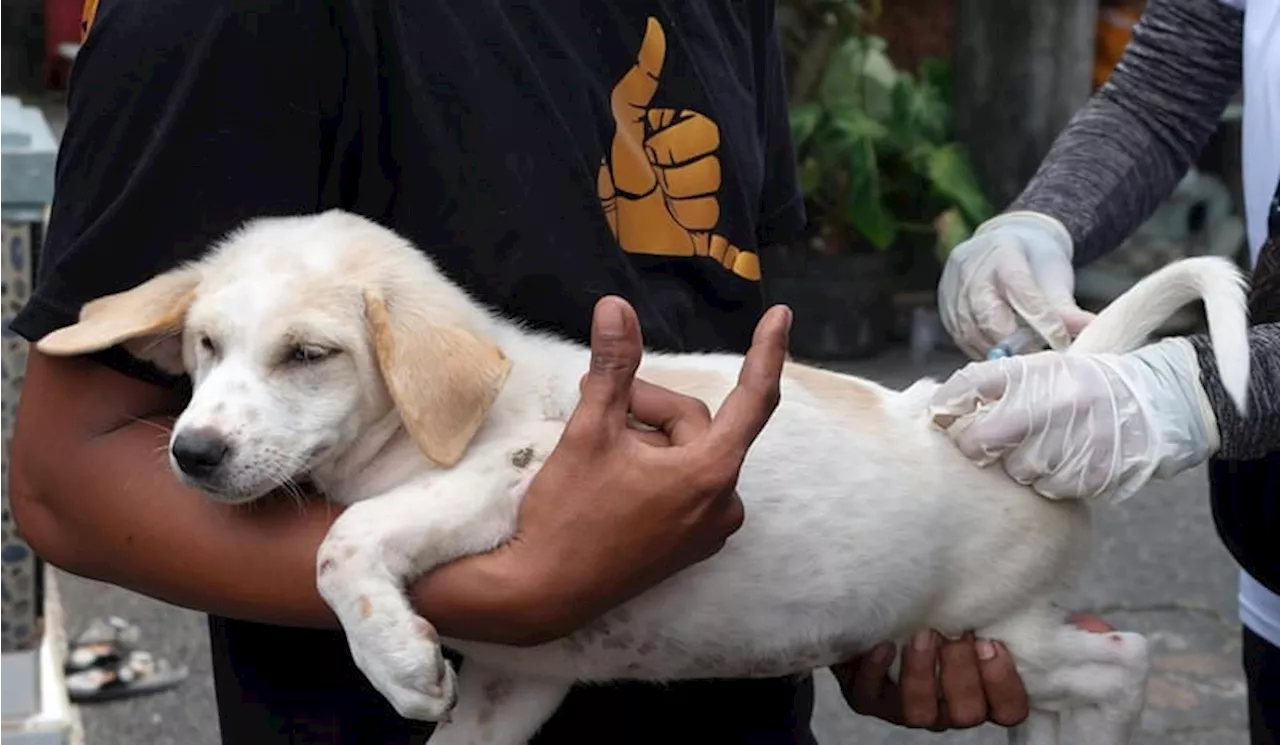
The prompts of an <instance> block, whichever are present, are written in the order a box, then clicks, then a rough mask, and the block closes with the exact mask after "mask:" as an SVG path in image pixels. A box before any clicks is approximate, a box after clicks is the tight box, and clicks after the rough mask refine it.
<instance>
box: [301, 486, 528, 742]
mask: <svg viewBox="0 0 1280 745" xmlns="http://www.w3.org/2000/svg"><path fill="white" fill-rule="evenodd" d="M518 497H519V494H518V493H517V492H516V491H515V489H513V488H511V487H509V486H508V485H507V484H506V482H504V481H502V480H501V479H499V478H496V477H495V476H494V475H492V474H491V475H487V476H485V475H477V474H475V473H468V472H462V471H456V472H452V473H450V474H447V475H443V476H437V478H436V479H434V480H433V481H432V482H431V483H429V484H422V483H419V484H408V485H406V486H402V487H399V488H397V489H396V490H395V491H392V492H389V493H387V494H384V495H382V496H379V497H375V498H373V499H369V500H366V501H363V502H358V503H356V504H354V505H352V506H351V507H349V508H347V510H346V512H344V513H343V514H342V516H341V517H339V518H338V520H337V521H335V522H334V524H333V527H332V528H330V530H329V534H328V536H326V537H325V540H324V542H323V543H322V544H321V546H320V550H319V551H318V552H317V554H316V573H317V585H318V586H319V589H320V594H321V596H322V597H324V599H325V602H327V603H328V604H329V607H330V608H332V609H333V611H334V613H335V614H336V615H337V616H338V620H339V621H340V622H341V623H342V628H343V630H344V631H345V632H346V635H347V643H348V644H349V645H350V647H351V656H352V658H353V659H354V660H355V663H356V665H357V666H358V667H359V668H360V670H361V671H362V672H363V673H364V674H365V677H367V678H368V679H369V682H370V683H372V684H373V686H374V688H376V689H377V690H378V691H379V692H380V693H382V695H383V696H385V697H386V698H387V700H388V701H390V702H391V704H392V705H393V706H394V707H395V709H396V711H397V712H399V713H400V715H401V716H403V717H406V718H409V719H425V720H429V721H440V720H441V719H447V718H448V713H449V711H450V710H451V709H452V708H453V705H454V703H455V700H456V694H455V678H454V671H453V669H452V667H451V666H450V665H449V663H448V661H447V660H445V659H444V657H443V656H442V654H441V648H440V638H439V636H438V635H437V634H436V630H435V628H434V627H433V626H432V625H431V624H430V623H429V622H427V620H426V619H424V618H422V617H420V616H418V615H417V614H416V613H415V612H414V610H413V607H412V606H411V605H410V604H409V600H408V598H407V597H406V596H405V589H404V588H405V587H406V586H407V585H408V584H409V583H410V582H411V581H412V580H413V579H414V578H415V577H417V576H419V575H420V574H422V573H423V572H426V571H427V570H429V569H431V568H432V567H435V566H438V565H440V564H443V563H446V562H448V561H451V560H453V559H456V558H459V557H461V556H465V555H468V554H472V553H478V552H482V551H487V550H489V549H491V548H493V547H494V546H496V545H498V544H499V543H500V542H502V541H503V540H505V539H506V538H507V537H509V536H510V535H511V532H512V531H513V530H514V528H515V519H516V512H517V509H518Z"/></svg>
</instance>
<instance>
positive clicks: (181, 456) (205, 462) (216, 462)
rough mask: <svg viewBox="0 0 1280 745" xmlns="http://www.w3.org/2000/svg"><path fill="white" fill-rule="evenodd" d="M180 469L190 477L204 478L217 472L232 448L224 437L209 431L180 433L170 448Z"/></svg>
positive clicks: (197, 430)
mask: <svg viewBox="0 0 1280 745" xmlns="http://www.w3.org/2000/svg"><path fill="white" fill-rule="evenodd" d="M170 450H171V451H172V452H173V459H174V461H175V462H177V464H178V468H181V469H182V472H183V473H185V474H187V475H188V476H193V477H195V478H203V477H206V476H208V475H209V474H211V473H213V472H214V471H215V470H217V468H218V466H220V465H222V462H223V461H224V460H226V459H227V453H228V452H230V451H231V446H229V445H228V444H227V441H226V440H225V439H223V437H222V435H220V434H218V433H217V432H214V431H213V430H209V429H190V430H184V431H182V432H180V433H178V436H177V437H175V438H173V445H172V446H171V447H170Z"/></svg>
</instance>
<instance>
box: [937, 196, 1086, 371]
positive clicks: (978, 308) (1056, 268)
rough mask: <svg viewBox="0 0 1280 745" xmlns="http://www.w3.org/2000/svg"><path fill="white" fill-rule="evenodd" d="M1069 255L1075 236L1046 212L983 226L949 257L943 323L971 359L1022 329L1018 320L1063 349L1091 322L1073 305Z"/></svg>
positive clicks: (1010, 215) (941, 293)
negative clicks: (1072, 237)
mask: <svg viewBox="0 0 1280 745" xmlns="http://www.w3.org/2000/svg"><path fill="white" fill-rule="evenodd" d="M1071 254H1072V244H1071V235H1070V233H1068V232H1067V229H1066V228H1065V227H1063V225H1062V223H1060V222H1058V221H1057V220H1055V219H1053V218H1052V217H1049V216H1048V215H1042V214H1040V213H1038V212H1007V213H1005V214H1003V215H999V216H997V217H994V218H992V219H990V220H988V221H986V222H984V223H983V224H981V225H979V226H978V229H977V230H975V231H974V234H973V236H972V237H970V238H969V240H967V241H965V242H963V243H961V244H960V245H958V246H956V247H955V248H954V249H953V250H952V251H951V255H950V256H948V257H947V263H946V266H944V267H943V270H942V280H941V281H940V282H939V283H938V311H939V314H940V315H941V317H942V325H943V326H944V327H946V329H947V332H948V333H950V334H951V337H952V338H953V339H955V341H956V344H958V345H959V346H960V348H961V349H963V350H964V352H965V354H967V355H969V356H970V357H971V358H973V359H983V358H984V357H986V354H987V351H988V350H990V349H991V348H992V347H994V346H995V345H997V344H999V343H1000V342H1001V341H1002V340H1004V339H1005V338H1006V337H1008V336H1010V335H1011V334H1013V333H1014V332H1015V331H1017V330H1018V325H1019V319H1021V320H1022V323H1023V324H1024V325H1026V326H1030V327H1031V328H1032V329H1034V330H1035V331H1036V332H1038V333H1039V334H1040V336H1041V337H1043V338H1044V340H1045V341H1046V342H1048V344H1049V346H1050V347H1052V348H1053V349H1057V350H1062V349H1065V348H1066V347H1067V346H1068V345H1069V344H1070V343H1071V339H1072V338H1073V337H1074V336H1075V335H1076V334H1077V333H1079V332H1080V330H1081V329H1083V328H1084V327H1085V326H1086V325H1088V323H1089V321H1091V320H1092V319H1093V314H1091V313H1088V312H1086V311H1083V310H1081V309H1080V307H1079V306H1077V305H1076V302H1075V297H1074V291H1075V272H1074V270H1073V269H1072V266H1071ZM1026 351H1032V350H1029V349H1027V348H1025V346H1024V347H1023V348H1015V349H1014V350H1013V352H1015V353H1021V352H1026Z"/></svg>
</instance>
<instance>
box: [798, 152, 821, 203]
mask: <svg viewBox="0 0 1280 745" xmlns="http://www.w3.org/2000/svg"><path fill="white" fill-rule="evenodd" d="M820 188H822V163H821V162H820V161H819V160H818V159H817V158H815V157H813V156H810V157H808V158H805V159H804V160H803V161H801V163H800V191H801V192H803V193H804V195H805V196H806V197H809V198H811V199H812V198H813V197H814V196H816V195H817V193H818V190H819V189H820Z"/></svg>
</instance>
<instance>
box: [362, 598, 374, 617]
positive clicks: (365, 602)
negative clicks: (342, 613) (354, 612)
mask: <svg viewBox="0 0 1280 745" xmlns="http://www.w3.org/2000/svg"><path fill="white" fill-rule="evenodd" d="M372 615H373V601H371V600H369V598H368V597H366V596H364V595H361V596H360V617H361V618H368V617H369V616H372Z"/></svg>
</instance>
